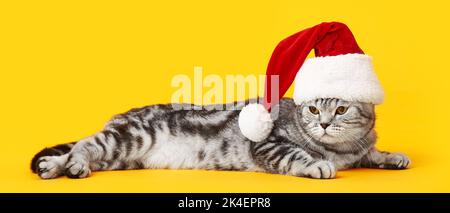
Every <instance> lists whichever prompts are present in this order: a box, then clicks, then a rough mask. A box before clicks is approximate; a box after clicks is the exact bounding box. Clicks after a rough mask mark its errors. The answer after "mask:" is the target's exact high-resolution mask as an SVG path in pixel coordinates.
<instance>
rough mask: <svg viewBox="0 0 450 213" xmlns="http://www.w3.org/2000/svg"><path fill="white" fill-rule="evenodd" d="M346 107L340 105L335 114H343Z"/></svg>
mask: <svg viewBox="0 0 450 213" xmlns="http://www.w3.org/2000/svg"><path fill="white" fill-rule="evenodd" d="M347 109H348V107H344V106H340V107H338V108H337V109H336V114H337V115H343V114H345V113H346V112H347Z"/></svg>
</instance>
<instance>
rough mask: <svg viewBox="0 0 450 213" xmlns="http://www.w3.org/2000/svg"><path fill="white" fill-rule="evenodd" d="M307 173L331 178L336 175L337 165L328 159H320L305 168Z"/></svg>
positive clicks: (321, 177) (310, 175)
mask: <svg viewBox="0 0 450 213" xmlns="http://www.w3.org/2000/svg"><path fill="white" fill-rule="evenodd" d="M305 175H306V176H307V177H311V178H317V179H331V178H335V177H336V167H335V166H334V164H333V163H331V162H330V161H327V160H319V161H317V162H315V163H313V164H311V165H310V166H308V167H307V168H306V170H305Z"/></svg>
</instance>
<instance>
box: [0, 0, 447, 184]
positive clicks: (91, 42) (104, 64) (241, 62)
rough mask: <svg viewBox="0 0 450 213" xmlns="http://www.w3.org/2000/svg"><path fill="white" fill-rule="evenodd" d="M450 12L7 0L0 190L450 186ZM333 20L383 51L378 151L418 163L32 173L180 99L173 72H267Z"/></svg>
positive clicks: (1, 33)
mask: <svg viewBox="0 0 450 213" xmlns="http://www.w3.org/2000/svg"><path fill="white" fill-rule="evenodd" d="M125 2H126V3H125ZM449 9H450V8H449V3H446V1H420V3H419V2H418V1H417V2H416V1H390V0H389V1H346V0H344V1H326V0H320V1H311V0H308V1H299V0H292V1H270V2H269V1H240V0H232V1H222V2H219V1H192V0H191V1H160V2H156V1H155V2H153V1H123V2H120V1H1V2H0V73H1V74H0V92H1V96H0V101H1V104H0V131H1V137H0V143H1V144H0V158H1V159H0V168H1V172H0V191H3V192H450V183H449V182H448V180H449V178H450V164H449V163H450V156H449V154H450V137H449V131H450V128H449V127H450V125H449V121H450V113H449V112H450V98H449V97H448V96H449V95H448V93H449V91H450V90H449V89H450V83H449V76H450V74H449V71H448V63H449V61H450V59H449V55H448V52H449V50H450V44H449V42H448V40H449V38H450V30H449V29H448V21H449V20H450V15H449V12H448V11H449ZM322 21H341V22H344V23H347V24H348V25H349V26H350V28H351V29H352V31H353V32H354V34H355V36H356V38H357V40H358V43H359V44H360V46H361V48H363V50H365V52H366V53H367V54H369V55H371V56H373V58H374V64H375V68H376V70H377V73H378V76H379V78H380V80H381V82H382V84H383V86H384V88H385V92H386V101H385V103H384V104H382V105H381V106H379V107H378V108H377V113H378V123H377V127H376V128H377V130H378V132H379V144H378V147H380V148H381V149H383V150H389V151H401V152H404V153H407V154H408V155H409V156H410V157H411V159H412V162H413V164H412V168H411V169H410V170H404V171H387V170H368V169H358V170H351V171H342V172H339V173H338V178H337V179H334V180H311V179H306V178H296V177H287V176H282V175H271V174H262V173H244V172H216V171H169V170H157V171H156V170H142V171H113V172H98V173H94V174H93V176H92V177H90V178H88V179H83V180H71V179H67V178H59V179H56V180H49V181H44V180H40V179H39V178H38V177H37V176H36V175H34V174H32V173H31V172H30V169H29V162H30V159H31V158H32V156H33V155H34V154H35V153H36V152H37V151H39V150H40V149H41V148H43V147H44V146H51V145H55V144H58V143H63V142H69V141H74V140H78V139H80V138H82V137H84V136H88V135H90V134H92V133H94V132H96V131H98V130H100V129H101V128H102V126H103V124H104V123H105V122H106V121H107V120H108V119H109V118H110V117H111V116H112V115H114V114H116V113H120V112H123V111H126V110H128V109H130V108H133V107H139V106H144V105H148V104H154V103H164V102H169V101H170V96H171V94H172V92H174V91H175V88H171V87H170V81H171V78H172V76H174V75H176V74H188V75H192V73H193V68H194V66H202V67H203V73H204V74H205V75H206V74H219V75H221V76H224V75H226V74H244V75H247V74H255V73H257V74H263V73H264V72H265V68H266V65H267V62H268V60H269V57H270V54H271V52H272V50H273V48H274V47H275V45H276V44H277V42H279V41H280V40H281V39H283V38H284V37H286V36H288V35H290V34H292V33H294V32H296V31H299V30H301V29H303V28H306V27H310V26H312V25H315V24H317V23H320V22H322ZM291 89H292V88H291ZM291 92H292V91H291ZM290 94H291V93H290Z"/></svg>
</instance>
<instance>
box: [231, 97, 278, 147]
mask: <svg viewBox="0 0 450 213" xmlns="http://www.w3.org/2000/svg"><path fill="white" fill-rule="evenodd" d="M238 123H239V129H240V130H241V132H242V134H243V135H244V136H245V137H246V138H248V139H250V140H251V141H253V142H260V141H263V140H264V139H266V138H267V137H268V136H269V134H270V132H272V127H273V122H272V119H271V118H270V113H269V112H268V111H267V110H266V108H265V107H264V106H263V105H261V104H256V103H253V104H249V105H247V106H245V107H244V108H242V111H241V112H240V113H239V119H238Z"/></svg>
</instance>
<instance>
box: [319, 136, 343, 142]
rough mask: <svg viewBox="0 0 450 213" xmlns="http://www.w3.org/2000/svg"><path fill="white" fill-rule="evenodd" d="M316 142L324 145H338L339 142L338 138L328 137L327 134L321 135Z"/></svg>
mask: <svg viewBox="0 0 450 213" xmlns="http://www.w3.org/2000/svg"><path fill="white" fill-rule="evenodd" d="M318 141H319V142H321V143H324V144H338V143H340V142H341V141H340V140H339V139H338V138H336V137H334V136H332V135H329V134H324V135H322V136H321V137H320V138H319V139H318Z"/></svg>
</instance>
